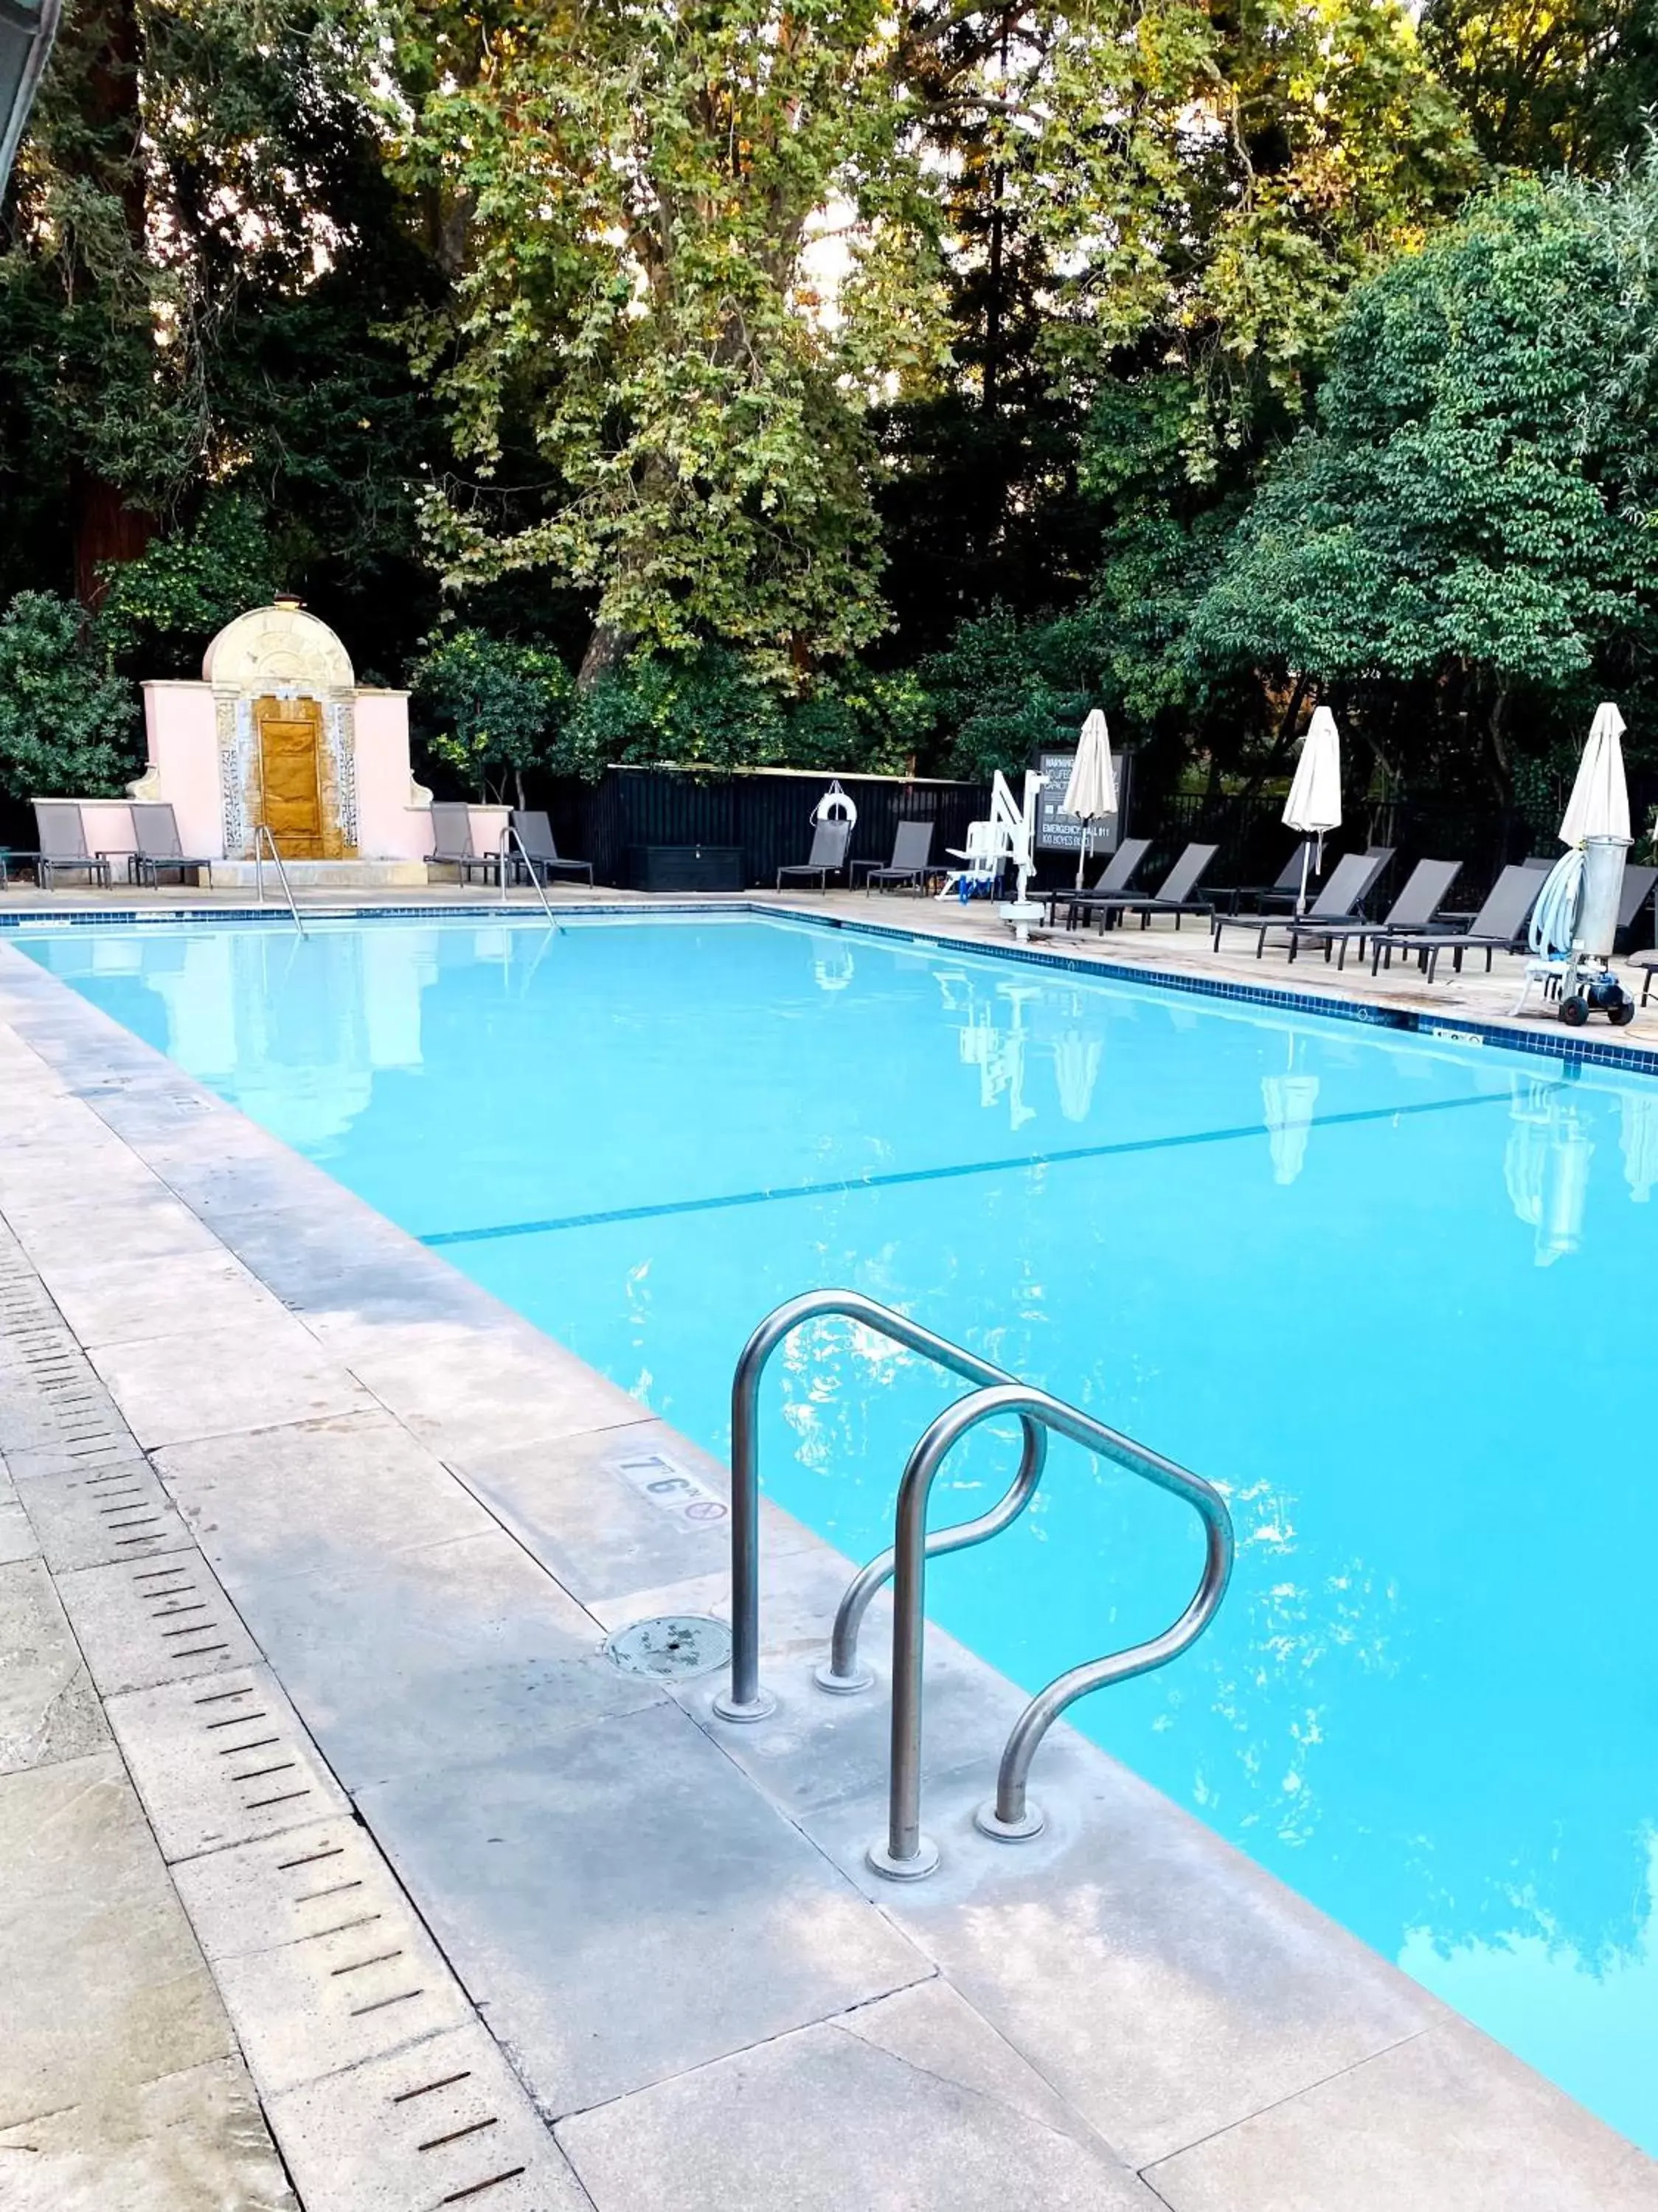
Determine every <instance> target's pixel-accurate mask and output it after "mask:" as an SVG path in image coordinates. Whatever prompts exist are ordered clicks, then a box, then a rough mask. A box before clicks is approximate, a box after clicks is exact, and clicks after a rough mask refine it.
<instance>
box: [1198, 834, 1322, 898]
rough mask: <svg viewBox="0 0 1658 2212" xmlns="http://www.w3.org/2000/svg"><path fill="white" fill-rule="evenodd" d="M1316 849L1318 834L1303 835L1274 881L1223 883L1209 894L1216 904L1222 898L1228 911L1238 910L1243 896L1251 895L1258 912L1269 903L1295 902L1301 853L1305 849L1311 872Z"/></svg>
mask: <svg viewBox="0 0 1658 2212" xmlns="http://www.w3.org/2000/svg"><path fill="white" fill-rule="evenodd" d="M1317 850H1318V840H1317V838H1316V837H1304V838H1302V840H1301V843H1300V844H1299V845H1297V846H1296V848H1295V851H1294V852H1293V853H1292V854H1290V855H1289V859H1288V860H1286V861H1285V862H1284V864H1283V867H1282V869H1281V870H1280V871H1279V872H1278V879H1277V882H1276V883H1272V884H1222V885H1221V887H1220V889H1219V890H1216V891H1214V892H1212V893H1211V894H1210V896H1212V897H1213V899H1214V901H1215V903H1216V907H1217V908H1218V907H1219V905H1220V903H1221V901H1222V899H1224V900H1225V901H1226V902H1227V912H1228V914H1236V913H1237V911H1238V908H1239V902H1240V900H1242V899H1253V900H1254V902H1255V906H1256V910H1257V911H1258V912H1261V911H1264V910H1265V908H1267V907H1268V906H1274V907H1282V906H1294V905H1295V901H1296V900H1297V899H1298V898H1299V897H1300V896H1301V854H1303V853H1305V854H1307V856H1308V861H1307V865H1308V872H1309V873H1310V872H1311V870H1312V865H1313V860H1314V857H1315V855H1316V854H1317Z"/></svg>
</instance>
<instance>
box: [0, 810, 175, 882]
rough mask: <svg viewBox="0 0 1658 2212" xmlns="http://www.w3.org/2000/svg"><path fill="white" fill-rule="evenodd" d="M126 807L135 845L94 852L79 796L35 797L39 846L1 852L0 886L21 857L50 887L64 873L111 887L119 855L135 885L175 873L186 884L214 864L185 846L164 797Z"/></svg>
mask: <svg viewBox="0 0 1658 2212" xmlns="http://www.w3.org/2000/svg"><path fill="white" fill-rule="evenodd" d="M127 812H128V813H129V815H130V816H131V823H132V842H131V845H130V846H126V847H123V848H121V849H120V850H119V851H113V850H112V851H100V852H91V851H89V850H88V846H87V833H86V823H85V820H84V819H83V817H82V813H81V809H80V807H79V806H78V805H76V803H75V801H74V800H72V799H36V800H35V802H34V835H35V839H36V848H35V850H34V851H33V852H17V851H15V850H12V851H9V852H6V853H0V889H3V888H4V887H5V886H6V885H7V884H9V883H10V881H11V871H12V869H13V868H15V867H16V866H17V865H18V864H19V863H20V862H21V864H22V865H23V866H25V867H27V869H28V870H29V871H30V872H31V873H32V874H33V876H34V880H35V882H36V884H38V885H39V886H40V889H41V890H47V891H49V890H56V888H57V886H58V878H60V877H66V878H69V879H70V880H71V881H73V880H74V878H76V877H83V878H85V879H86V880H87V882H88V883H93V884H102V885H103V886H105V887H106V888H107V887H108V885H109V884H110V882H111V881H112V878H113V866H114V863H115V862H116V861H117V860H120V861H123V862H125V867H126V880H127V881H128V883H130V884H159V883H160V881H161V879H162V877H163V876H164V875H176V876H177V877H178V878H179V880H180V883H182V882H183V881H184V878H185V877H186V875H190V874H194V875H195V876H196V878H197V880H198V881H199V880H200V872H201V871H202V869H204V868H207V867H210V866H212V861H211V859H210V858H206V857H204V858H199V859H198V858H197V857H195V856H194V855H192V854H187V853H186V851H185V849H184V847H183V846H182V844H181V843H180V840H179V824H178V819H177V817H176V816H175V815H174V811H173V809H172V807H171V806H169V805H166V804H165V803H164V802H163V801H161V800H158V799H134V800H133V801H132V802H131V805H130V806H129V807H128V809H127Z"/></svg>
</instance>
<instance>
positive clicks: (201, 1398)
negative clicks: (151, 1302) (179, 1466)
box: [93, 1314, 372, 1446]
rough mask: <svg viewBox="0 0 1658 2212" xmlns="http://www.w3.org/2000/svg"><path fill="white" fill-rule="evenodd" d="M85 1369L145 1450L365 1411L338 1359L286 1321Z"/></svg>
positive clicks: (155, 1343)
mask: <svg viewBox="0 0 1658 2212" xmlns="http://www.w3.org/2000/svg"><path fill="white" fill-rule="evenodd" d="M93 1364H94V1366H95V1367H96V1369H97V1370H98V1372H99V1374H100V1375H101V1376H102V1378H103V1380H104V1382H105V1383H107V1385H108V1388H109V1393H110V1395H111V1396H112V1397H113V1399H114V1401H115V1402H116V1404H117V1405H118V1406H119V1408H120V1410H121V1413H122V1415H123V1417H124V1418H125V1420H126V1422H127V1425H129V1427H130V1428H131V1431H132V1432H133V1434H134V1435H135V1436H136V1437H138V1439H139V1440H140V1442H141V1443H143V1444H145V1445H147V1446H148V1445H158V1444H168V1443H184V1442H186V1441H187V1440H188V1439H190V1438H192V1437H210V1436H221V1435H224V1434H227V1433H229V1431H234V1430H237V1429H258V1428H268V1427H270V1426H271V1425H274V1424H277V1423H278V1422H283V1421H296V1420H315V1419H320V1418H321V1417H322V1416H323V1415H325V1414H328V1413H366V1412H368V1411H369V1410H370V1408H371V1405H372V1401H371V1400H370V1399H369V1395H368V1394H367V1392H366V1391H364V1390H363V1389H360V1388H359V1387H358V1385H357V1383H354V1382H353V1381H352V1380H351V1378H350V1376H349V1375H348V1374H347V1373H346V1371H345V1370H344V1368H343V1367H342V1366H341V1365H340V1364H339V1363H338V1360H336V1359H333V1358H331V1357H330V1356H329V1354H328V1353H327V1352H325V1351H324V1350H323V1349H322V1348H321V1346H320V1345H319V1344H318V1343H317V1342H316V1340H315V1339H314V1337H313V1336H311V1334H309V1332H308V1330H307V1329H306V1328H304V1327H303V1326H302V1324H301V1323H300V1322H296V1321H295V1320H293V1319H292V1317H291V1316H288V1315H286V1314H275V1315H272V1316H266V1317H265V1318H262V1319H259V1320H257V1321H250V1322H247V1323H245V1324H241V1325H238V1326H236V1327H234V1328H210V1329H190V1330H187V1331H186V1332H184V1333H183V1334H179V1335H175V1336H157V1337H149V1338H147V1339H145V1340H144V1341H143V1343H131V1344H109V1345H104V1346H101V1348H99V1349H98V1350H97V1351H96V1352H94V1355H93Z"/></svg>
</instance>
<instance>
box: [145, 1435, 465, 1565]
mask: <svg viewBox="0 0 1658 2212" xmlns="http://www.w3.org/2000/svg"><path fill="white" fill-rule="evenodd" d="M156 1463H157V1465H158V1466H159V1468H160V1469H161V1472H162V1476H163V1478H164V1479H165V1480H166V1482H167V1485H168V1488H169V1489H170V1490H171V1492H173V1495H174V1498H176V1499H177V1500H178V1503H179V1505H180V1510H181V1511H182V1512H183V1514H184V1516H185V1518H186V1520H187V1521H188V1522H189V1523H190V1526H191V1528H192V1529H193V1530H194V1532H195V1534H196V1535H197V1537H198V1541H199V1542H200V1544H201V1547H202V1549H203V1551H204V1553H206V1554H207V1556H208V1558H209V1559H211V1560H212V1562H213V1564H214V1565H215V1566H216V1567H217V1568H218V1569H219V1570H220V1571H221V1572H222V1574H223V1576H224V1577H225V1579H226V1580H227V1582H228V1583H230V1584H231V1585H232V1586H233V1587H235V1588H238V1589H239V1588H241V1586H242V1585H243V1584H245V1583H250V1582H259V1581H265V1580H267V1579H270V1578H272V1577H280V1576H283V1575H296V1574H331V1573H332V1574H341V1573H350V1571H352V1570H353V1569H355V1568H361V1567H364V1566H372V1565H374V1564H375V1562H376V1561H377V1560H379V1559H381V1558H383V1557H384V1556H385V1555H386V1554H387V1553H390V1552H395V1551H401V1550H405V1549H407V1548H409V1547H412V1546H417V1545H423V1544H436V1543H442V1542H444V1541H448V1540H449V1539H452V1538H454V1537H459V1536H474V1535H479V1534H485V1532H489V1533H491V1534H493V1533H495V1523H494V1522H492V1521H491V1518H490V1516H489V1514H488V1513H487V1512H485V1510H484V1508H483V1507H482V1506H481V1505H479V1504H478V1503H477V1501H476V1500H475V1499H474V1498H472V1497H471V1496H470V1495H469V1494H468V1493H467V1492H466V1490H465V1489H464V1488H463V1487H462V1486H461V1484H460V1482H458V1481H457V1480H456V1479H455V1477H454V1475H452V1474H450V1473H449V1471H448V1468H446V1467H445V1466H444V1465H443V1463H442V1461H441V1460H439V1459H436V1457H434V1455H432V1454H431V1453H430V1452H429V1451H428V1450H427V1449H426V1448H425V1446H424V1444H420V1443H416V1441H415V1439H414V1438H413V1437H411V1435H410V1434H409V1432H408V1431H407V1430H406V1429H405V1428H404V1427H403V1426H402V1425H401V1424H400V1423H399V1422H398V1421H395V1420H393V1418H392V1416H391V1415H390V1414H389V1413H383V1412H381V1410H380V1408H379V1407H375V1410H374V1411H373V1412H372V1413H346V1414H341V1415H338V1416H337V1417H336V1418H334V1419H332V1420H326V1421H307V1422H302V1423H292V1424H290V1425H285V1426H283V1427H281V1428H275V1429H254V1430H250V1431H247V1432H245V1433H244V1434H242V1435H240V1436H233V1437H215V1438H213V1439H211V1440H210V1441H209V1442H206V1443H193V1444H174V1445H173V1446H171V1447H170V1448H169V1449H167V1450H165V1451H162V1452H161V1453H159V1454H158V1455H157V1459H156Z"/></svg>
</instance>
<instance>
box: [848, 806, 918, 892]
mask: <svg viewBox="0 0 1658 2212" xmlns="http://www.w3.org/2000/svg"><path fill="white" fill-rule="evenodd" d="M932 862H933V824H932V823H930V822H900V823H899V825H898V829H897V832H896V834H895V835H894V836H893V857H892V859H891V860H854V861H853V863H852V868H851V879H852V882H853V883H854V884H856V882H857V875H858V870H859V869H860V868H862V870H863V888H864V890H865V891H866V892H868V891H872V890H874V889H875V885H876V884H881V885H883V886H884V887H886V888H887V889H890V888H891V886H892V885H893V884H911V885H913V886H915V887H916V888H917V889H924V887H925V885H926V882H927V878H928V875H929V874H930V872H931V871H932Z"/></svg>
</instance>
